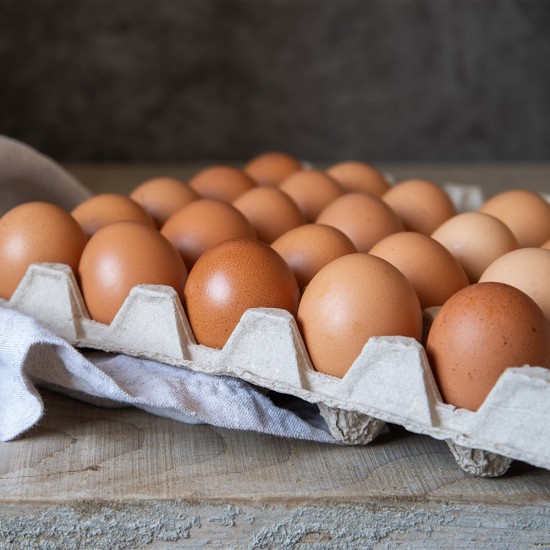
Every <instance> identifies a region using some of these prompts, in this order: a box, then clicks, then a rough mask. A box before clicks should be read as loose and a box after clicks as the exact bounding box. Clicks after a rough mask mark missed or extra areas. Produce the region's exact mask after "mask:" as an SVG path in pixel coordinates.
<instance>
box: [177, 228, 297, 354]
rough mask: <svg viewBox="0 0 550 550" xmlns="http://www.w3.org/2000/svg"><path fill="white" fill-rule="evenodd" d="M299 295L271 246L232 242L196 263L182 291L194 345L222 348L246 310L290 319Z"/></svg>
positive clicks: (294, 311) (224, 244) (227, 242)
mask: <svg viewBox="0 0 550 550" xmlns="http://www.w3.org/2000/svg"><path fill="white" fill-rule="evenodd" d="M299 294H300V291H299V289H298V284H297V283H296V278H295V277H294V274H293V273H292V270H291V269H290V267H289V266H288V265H287V263H286V262H285V261H284V260H283V259H282V258H281V256H279V254H277V252H275V251H274V250H273V249H272V248H271V247H270V246H268V245H266V244H265V243H262V242H261V241H258V240H256V239H233V240H229V241H224V242H223V243H220V244H219V245H217V246H215V247H213V248H211V249H210V250H208V251H207V252H205V253H204V254H203V255H202V256H201V257H200V258H199V260H198V261H197V263H196V264H195V266H194V267H193V269H191V272H190V273H189V278H188V280H187V284H186V285H185V305H186V308H187V315H188V317H189V322H190V324H191V328H192V329H193V332H194V334H195V338H196V339H197V342H199V343H200V344H203V345H205V346H209V347H212V348H222V347H223V346H224V345H225V343H226V342H227V339H228V338H229V336H230V335H231V333H232V332H233V330H234V329H235V327H236V326H237V324H238V322H239V320H240V318H241V316H242V315H243V313H244V312H245V311H246V310H247V309H249V308H257V307H268V308H280V309H286V310H287V311H289V312H290V313H292V314H293V315H295V314H296V310H297V307H298V299H299Z"/></svg>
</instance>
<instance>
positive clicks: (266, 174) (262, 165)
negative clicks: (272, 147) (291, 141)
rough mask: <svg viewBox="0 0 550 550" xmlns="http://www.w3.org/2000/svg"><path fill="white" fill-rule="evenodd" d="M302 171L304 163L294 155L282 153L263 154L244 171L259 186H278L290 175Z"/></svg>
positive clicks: (253, 159) (250, 161) (250, 162)
mask: <svg viewBox="0 0 550 550" xmlns="http://www.w3.org/2000/svg"><path fill="white" fill-rule="evenodd" d="M301 169H302V163H301V162H300V161H299V160H298V159H297V158H296V157H293V156H292V155H289V154H288V153H283V152H280V151H268V152H266V153H261V154H260V155H257V156H255V157H254V158H252V159H251V160H249V161H248V162H247V163H246V165H245V166H244V168H243V170H244V171H245V172H246V173H247V174H248V175H249V176H250V177H251V178H252V179H253V180H254V181H256V182H257V183H258V185H270V186H277V185H279V184H280V183H281V182H282V181H283V180H285V179H286V178H288V176H290V174H293V173H294V172H298V170H301Z"/></svg>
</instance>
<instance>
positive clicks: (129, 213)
mask: <svg viewBox="0 0 550 550" xmlns="http://www.w3.org/2000/svg"><path fill="white" fill-rule="evenodd" d="M71 214H72V216H73V218H74V219H75V220H76V221H77V222H78V223H79V224H80V226H81V227H82V229H84V232H85V233H86V235H88V236H89V237H90V236H92V235H93V234H94V233H95V232H96V231H97V230H98V229H101V228H102V227H105V226H106V225H109V224H111V223H115V222H122V221H134V222H139V223H142V224H144V225H146V226H148V227H152V228H154V227H156V224H155V222H154V220H153V218H152V217H151V216H149V214H147V212H146V211H145V209H144V208H143V207H142V206H140V205H139V204H138V203H137V202H136V201H134V200H132V199H131V198H130V197H127V196H126V195H120V194H118V193H101V194H99V195H94V196H93V197H90V198H89V199H87V200H85V201H84V202H81V203H80V204H79V205H78V206H76V207H75V208H74V209H73V211H72V212H71Z"/></svg>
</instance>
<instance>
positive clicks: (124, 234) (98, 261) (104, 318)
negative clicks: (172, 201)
mask: <svg viewBox="0 0 550 550" xmlns="http://www.w3.org/2000/svg"><path fill="white" fill-rule="evenodd" d="M79 274H80V282H81V286H82V295H83V297H84V301H85V302H86V306H87V307H88V311H89V313H90V316H91V317H92V319H95V320H96V321H99V322H100V323H105V324H109V323H111V321H112V320H113V319H114V317H115V315H116V314H117V312H118V310H119V309H120V307H121V306H122V304H123V303H124V301H125V300H126V298H127V297H128V294H129V293H130V290H131V289H132V288H133V287H134V286H136V285H141V284H153V285H167V286H171V287H173V288H174V289H175V290H176V292H177V293H178V296H179V297H180V300H182V302H183V289H184V286H185V280H186V278H187V269H186V267H185V264H184V262H183V260H182V258H181V256H180V255H179V254H178V253H177V251H176V250H175V249H174V247H173V246H172V245H171V244H170V242H169V241H168V240H167V239H166V238H165V237H163V236H162V235H161V234H160V233H159V232H158V231H157V230H156V229H152V228H150V227H147V226H145V225H143V224H140V223H137V222H117V223H113V224H109V225H107V226H105V227H103V228H102V229H100V230H98V231H97V232H96V233H95V234H94V235H93V237H91V238H90V240H89V242H88V244H87V245H86V247H85V248H84V252H83V253H82V258H81V260H80V267H79Z"/></svg>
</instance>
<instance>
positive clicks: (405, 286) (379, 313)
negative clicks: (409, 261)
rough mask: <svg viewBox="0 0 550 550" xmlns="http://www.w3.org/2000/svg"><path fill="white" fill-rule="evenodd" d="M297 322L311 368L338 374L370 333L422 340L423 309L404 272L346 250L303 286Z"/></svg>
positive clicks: (376, 259)
mask: <svg viewBox="0 0 550 550" xmlns="http://www.w3.org/2000/svg"><path fill="white" fill-rule="evenodd" d="M297 319H298V325H299V327H300V330H301V333H302V336H303V338H304V342H305V344H306V346H307V349H308V352H309V356H310V358H311V361H312V363H313V366H314V367H315V369H316V370H318V371H321V372H324V373H327V374H331V375H333V376H338V377H343V376H344V375H345V374H346V372H347V371H348V370H349V368H350V367H351V365H352V364H353V362H354V361H355V359H356V358H357V357H358V356H359V354H360V353H361V350H362V349H363V346H364V345H365V344H366V343H367V340H368V339H369V338H370V337H371V336H408V337H411V338H415V339H416V340H418V341H420V339H421V338H422V310H421V308H420V303H419V301H418V297H417V295H416V292H415V291H414V289H413V287H412V285H411V284H410V283H409V281H408V280H407V279H406V278H405V276H404V275H403V274H402V273H401V272H400V271H399V270H398V269H397V268H395V267H394V266H393V265H391V264H390V263H389V262H386V260H382V259H381V258H377V257H376V256H371V255H370V254H360V253H357V254H349V255H347V256H342V257H341V258H338V259H336V260H334V261H332V262H330V263H329V264H328V265H326V266H325V267H324V268H323V269H321V271H319V273H317V275H315V277H313V279H312V280H311V282H310V283H309V285H308V286H307V287H306V289H305V291H304V294H303V296H302V300H301V301H300V307H299V309H298V317H297Z"/></svg>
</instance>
